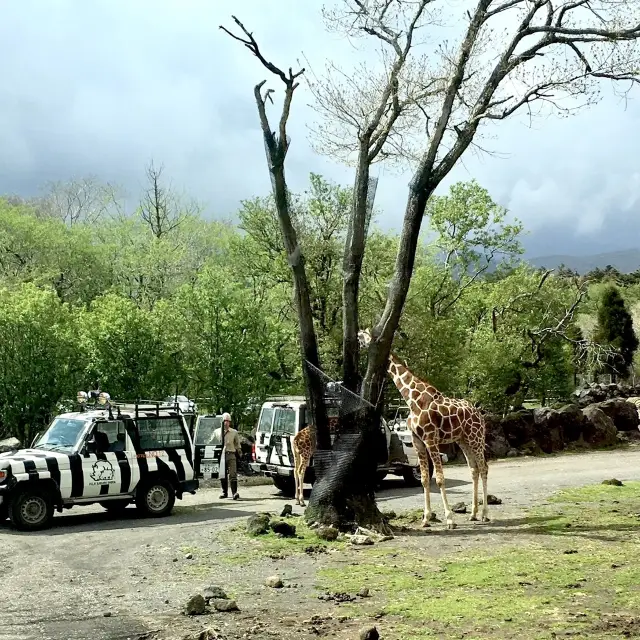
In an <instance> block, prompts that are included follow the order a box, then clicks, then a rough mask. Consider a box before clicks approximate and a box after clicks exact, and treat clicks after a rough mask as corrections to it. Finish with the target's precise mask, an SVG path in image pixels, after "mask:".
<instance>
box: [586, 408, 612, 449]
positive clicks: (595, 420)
mask: <svg viewBox="0 0 640 640" xmlns="http://www.w3.org/2000/svg"><path fill="white" fill-rule="evenodd" d="M582 413H583V414H584V416H585V418H586V419H587V424H586V425H585V427H584V430H583V432H582V435H583V438H584V441H585V442H587V443H588V444H590V445H592V446H596V447H606V446H610V445H614V444H616V443H617V441H618V431H617V429H616V427H615V425H614V424H613V420H611V418H610V417H609V416H608V415H607V414H606V413H605V412H604V411H603V410H602V409H600V408H599V407H597V406H595V405H590V406H588V407H585V408H584V409H583V410H582Z"/></svg>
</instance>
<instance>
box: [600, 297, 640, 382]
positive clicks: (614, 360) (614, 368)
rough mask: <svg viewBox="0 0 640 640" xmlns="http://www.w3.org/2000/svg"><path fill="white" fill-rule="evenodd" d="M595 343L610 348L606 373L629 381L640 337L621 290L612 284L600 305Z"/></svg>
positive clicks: (605, 365) (605, 368)
mask: <svg viewBox="0 0 640 640" xmlns="http://www.w3.org/2000/svg"><path fill="white" fill-rule="evenodd" d="M595 340H596V342H598V343H599V344H601V345H604V346H607V347H610V348H611V349H613V350H615V353H612V354H610V355H609V356H608V357H607V358H606V361H605V363H604V366H603V369H604V371H606V372H608V373H610V374H611V375H612V376H613V377H614V379H615V378H616V377H621V378H626V377H627V376H628V375H629V368H630V367H631V365H632V363H633V355H634V353H635V351H636V349H637V348H638V338H637V336H636V334H635V332H634V329H633V319H632V318H631V314H630V313H629V311H628V310H627V308H626V305H625V302H624V299H623V298H622V296H621V295H620V291H619V289H618V287H616V286H615V285H609V286H607V288H605V290H604V291H603V293H602V298H601V299H600V304H599V306H598V326H597V329H596V334H595Z"/></svg>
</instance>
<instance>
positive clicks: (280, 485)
mask: <svg viewBox="0 0 640 640" xmlns="http://www.w3.org/2000/svg"><path fill="white" fill-rule="evenodd" d="M273 484H274V485H275V487H276V489H278V490H279V491H281V492H282V493H283V494H284V495H285V496H287V497H289V498H293V496H295V494H296V481H295V480H294V479H293V478H289V477H282V476H274V477H273Z"/></svg>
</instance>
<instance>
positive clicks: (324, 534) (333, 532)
mask: <svg viewBox="0 0 640 640" xmlns="http://www.w3.org/2000/svg"><path fill="white" fill-rule="evenodd" d="M338 533H339V531H338V530H337V529H336V528H335V527H319V528H318V529H317V531H316V535H317V536H318V538H320V539H321V540H327V541H328V542H333V540H337V539H338Z"/></svg>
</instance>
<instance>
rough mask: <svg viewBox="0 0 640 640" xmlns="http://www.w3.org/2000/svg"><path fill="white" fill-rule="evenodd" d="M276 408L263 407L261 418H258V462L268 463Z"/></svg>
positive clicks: (256, 444) (256, 445) (256, 443)
mask: <svg viewBox="0 0 640 640" xmlns="http://www.w3.org/2000/svg"><path fill="white" fill-rule="evenodd" d="M274 413H275V409H274V408H273V407H262V411H261V412H260V418H259V419H258V427H257V429H256V442H255V447H256V449H255V451H256V462H260V463H262V464H266V463H267V461H268V457H269V441H270V439H271V430H272V428H273V416H274Z"/></svg>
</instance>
